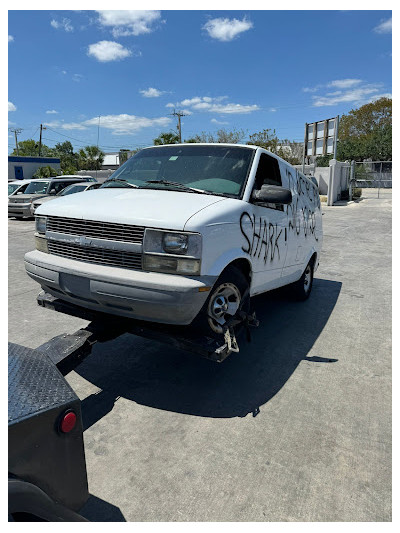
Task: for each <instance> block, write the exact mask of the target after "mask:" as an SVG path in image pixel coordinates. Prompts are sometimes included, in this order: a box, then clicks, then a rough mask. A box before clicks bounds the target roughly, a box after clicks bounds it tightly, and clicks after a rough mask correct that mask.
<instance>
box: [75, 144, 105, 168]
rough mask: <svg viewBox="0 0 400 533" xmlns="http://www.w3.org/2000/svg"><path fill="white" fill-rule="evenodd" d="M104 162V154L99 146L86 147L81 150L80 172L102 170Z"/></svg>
mask: <svg viewBox="0 0 400 533" xmlns="http://www.w3.org/2000/svg"><path fill="white" fill-rule="evenodd" d="M103 162H104V152H102V151H101V150H100V149H99V148H98V147H97V146H85V148H81V149H80V150H79V163H78V164H79V169H80V170H100V169H101V166H102V164H103Z"/></svg>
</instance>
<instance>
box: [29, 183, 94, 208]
mask: <svg viewBox="0 0 400 533" xmlns="http://www.w3.org/2000/svg"><path fill="white" fill-rule="evenodd" d="M100 185H101V183H98V182H96V183H93V182H83V183H73V184H72V185H68V187H65V189H63V190H62V191H61V192H59V193H58V194H56V195H55V196H54V195H52V196H43V197H42V198H40V199H39V200H34V201H33V202H32V204H31V214H32V216H34V214H35V211H36V209H37V208H38V207H39V206H41V205H42V204H44V203H46V202H49V201H50V200H55V199H56V198H60V197H62V196H68V195H69V194H75V193H77V192H84V191H90V190H93V189H98V188H99V187H100Z"/></svg>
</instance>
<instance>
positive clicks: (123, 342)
mask: <svg viewBox="0 0 400 533" xmlns="http://www.w3.org/2000/svg"><path fill="white" fill-rule="evenodd" d="M363 195H364V199H363V200H361V201H358V202H354V203H349V204H347V205H340V206H334V207H324V208H323V213H324V216H323V224H324V245H323V252H322V254H321V261H320V267H319V270H318V271H317V274H316V278H315V280H314V287H313V292H312V295H311V297H310V298H309V300H308V301H306V302H303V303H297V302H293V301H292V300H291V298H290V296H289V294H287V293H285V292H282V291H274V292H273V293H270V294H267V295H263V296H258V297H256V298H255V299H254V301H253V305H254V309H255V310H256V313H257V317H258V318H259V319H260V321H261V325H260V327H259V328H258V329H256V330H254V331H253V335H252V342H251V343H250V344H247V343H245V342H242V344H241V350H240V353H239V354H232V355H231V356H230V357H229V358H228V359H227V360H226V361H225V362H224V363H222V364H217V363H213V362H210V361H207V360H203V359H200V358H198V357H196V356H193V355H190V354H187V353H184V352H181V351H178V350H176V349H175V348H172V347H168V346H165V345H162V344H159V343H157V342H155V341H150V340H146V339H143V338H139V337H135V336H132V335H128V334H126V335H123V336H122V337H120V338H118V339H116V340H113V341H109V342H106V343H103V344H98V345H96V346H95V347H94V350H93V352H92V354H91V355H90V356H89V357H88V358H87V359H86V360H85V361H84V362H83V363H82V364H81V365H80V366H79V367H77V368H76V370H75V371H74V372H71V373H70V374H69V375H68V376H67V379H68V382H69V383H70V384H71V386H72V387H73V388H74V390H75V391H76V393H77V394H78V396H79V397H80V399H81V400H82V412H83V421H84V427H85V432H84V441H85V450H86V461H87V468H88V481H89V489H90V493H91V497H90V499H89V500H88V502H87V504H86V505H85V507H84V508H83V510H82V514H83V515H84V516H85V517H86V518H88V519H89V520H92V521H135V522H141V521H166V522H167V521H193V522H196V521H233V522H246V521H268V522H280V521H310V522H312V521H324V522H325V521H327V522H333V521H338V522H343V521H344V522H347V521H360V522H364V521H366V522H370V521H371V522H376V521H378V522H379V521H385V522H387V521H391V191H387V190H386V191H380V198H379V199H378V198H377V194H376V191H366V193H365V194H364V193H363ZM33 232H34V223H33V221H28V220H23V221H18V220H14V219H10V220H9V340H10V341H11V342H15V343H18V344H22V345H25V346H28V347H31V348H36V347H38V346H39V345H41V344H42V343H44V342H46V341H48V340H49V339H50V338H51V337H53V336H55V335H58V334H61V333H72V332H74V331H75V330H76V329H79V328H80V327H82V326H85V325H86V324H87V323H86V322H84V321H83V320H80V319H75V318H72V317H68V316H64V315H61V314H58V313H55V312H53V311H50V310H47V309H43V308H40V307H38V306H37V305H36V296H37V294H38V292H39V290H40V287H39V286H38V285H37V284H36V283H35V282H34V281H32V280H31V279H30V278H28V276H27V275H26V274H25V270H24V266H23V256H24V253H25V252H27V251H29V250H31V249H33V247H34V245H33Z"/></svg>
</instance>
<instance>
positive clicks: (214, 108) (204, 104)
mask: <svg viewBox="0 0 400 533" xmlns="http://www.w3.org/2000/svg"><path fill="white" fill-rule="evenodd" d="M226 99H227V96H217V97H215V98H211V97H209V96H195V97H194V98H186V99H185V100H182V101H181V102H178V103H176V104H171V103H168V104H167V106H166V107H184V106H185V107H189V108H190V110H191V111H206V112H209V113H219V114H222V115H224V114H247V113H252V112H253V111H257V110H258V109H259V106H258V105H243V104H234V103H224V102H223V100H226Z"/></svg>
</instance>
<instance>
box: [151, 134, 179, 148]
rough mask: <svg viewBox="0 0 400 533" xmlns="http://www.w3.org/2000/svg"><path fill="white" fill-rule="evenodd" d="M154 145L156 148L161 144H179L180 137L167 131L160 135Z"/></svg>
mask: <svg viewBox="0 0 400 533" xmlns="http://www.w3.org/2000/svg"><path fill="white" fill-rule="evenodd" d="M153 143H154V145H156V146H158V145H161V144H178V143H179V136H178V135H177V134H176V133H173V132H168V131H166V132H163V133H160V135H159V136H158V137H156V138H155V139H154V141H153Z"/></svg>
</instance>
